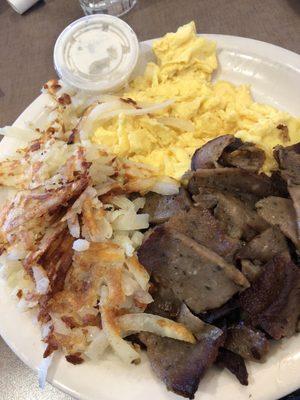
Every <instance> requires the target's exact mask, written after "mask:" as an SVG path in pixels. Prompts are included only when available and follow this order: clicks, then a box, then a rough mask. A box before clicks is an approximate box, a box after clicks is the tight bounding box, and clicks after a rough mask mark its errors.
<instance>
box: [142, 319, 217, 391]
mask: <svg viewBox="0 0 300 400" xmlns="http://www.w3.org/2000/svg"><path fill="white" fill-rule="evenodd" d="M140 339H141V341H142V342H143V343H144V344H145V345H146V347H147V355H148V357H149V360H150V363H151V366H152V369H153V371H154V373H155V374H156V375H157V376H158V377H159V378H160V379H161V380H162V381H163V382H164V383H165V385H166V386H167V389H168V390H171V391H172V392H175V393H177V394H179V395H181V396H184V397H187V398H189V399H193V398H194V394H195V392H196V390H197V389H198V385H199V382H200V380H201V378H202V377H203V375H204V374H205V372H206V370H207V369H208V368H209V367H210V366H211V365H212V364H213V363H214V361H215V359H216V358H217V355H218V350H219V347H220V346H222V344H223V343H224V334H223V332H222V331H221V330H220V329H218V328H216V327H212V326H209V325H206V326H205V328H204V329H203V331H202V334H201V336H200V335H199V336H198V338H197V339H198V341H197V342H196V344H189V343H186V342H182V341H179V340H175V339H170V338H166V337H160V336H156V335H154V334H151V333H142V334H140Z"/></svg>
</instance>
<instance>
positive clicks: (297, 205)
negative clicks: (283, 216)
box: [289, 185, 300, 241]
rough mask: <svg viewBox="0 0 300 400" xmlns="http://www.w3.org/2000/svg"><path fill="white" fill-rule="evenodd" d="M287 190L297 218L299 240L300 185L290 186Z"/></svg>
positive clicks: (299, 236) (299, 238) (299, 237)
mask: <svg viewBox="0 0 300 400" xmlns="http://www.w3.org/2000/svg"><path fill="white" fill-rule="evenodd" d="M289 192H290V195H291V198H292V200H293V204H294V209H295V212H296V216H297V220H296V224H297V233H298V241H300V185H297V186H290V187H289Z"/></svg>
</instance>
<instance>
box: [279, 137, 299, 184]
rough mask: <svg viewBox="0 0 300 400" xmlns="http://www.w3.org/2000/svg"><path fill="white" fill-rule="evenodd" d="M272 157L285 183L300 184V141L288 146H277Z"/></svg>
mask: <svg viewBox="0 0 300 400" xmlns="http://www.w3.org/2000/svg"><path fill="white" fill-rule="evenodd" d="M274 157H275V158H276V160H277V162H278V164H279V168H280V169H281V174H282V176H283V178H284V179H285V180H286V181H287V184H288V185H300V142H299V143H296V144H294V145H292V146H288V147H282V146H277V147H276V148H275V150H274Z"/></svg>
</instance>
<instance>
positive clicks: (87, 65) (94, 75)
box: [54, 14, 139, 92]
mask: <svg viewBox="0 0 300 400" xmlns="http://www.w3.org/2000/svg"><path fill="white" fill-rule="evenodd" d="M138 55H139V44H138V40H137V37H136V34H135V33H134V31H133V30H132V29H131V28H130V26H129V25H127V24H126V22H124V21H122V20H121V19H119V18H117V17H113V16H110V15H103V14H96V15H88V16H86V17H83V18H80V19H78V20H77V21H75V22H73V23H72V24H71V25H69V26H68V27H67V28H66V29H65V30H64V31H63V32H62V33H61V34H60V36H59V37H58V39H57V41H56V44H55V47H54V65H55V68H56V71H57V73H58V75H59V76H60V78H61V79H62V80H63V81H64V82H65V83H67V84H69V85H71V86H75V87H77V88H80V89H83V90H88V91H98V92H108V91H113V90H116V89H118V88H121V87H122V86H123V85H124V84H125V83H126V82H127V81H128V79H129V77H130V75H131V73H132V71H133V69H134V68H135V66H136V63H137V60H138Z"/></svg>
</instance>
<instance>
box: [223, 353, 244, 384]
mask: <svg viewBox="0 0 300 400" xmlns="http://www.w3.org/2000/svg"><path fill="white" fill-rule="evenodd" d="M217 365H219V366H220V367H223V368H227V369H228V370H229V371H230V372H231V373H232V374H233V375H235V376H236V378H237V379H238V380H239V382H240V383H241V384H242V385H244V386H247V385H248V371H247V368H246V364H245V361H244V359H243V358H242V357H241V356H239V355H238V354H235V353H232V352H231V351H229V350H227V349H224V348H221V349H219V354H218V358H217Z"/></svg>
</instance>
